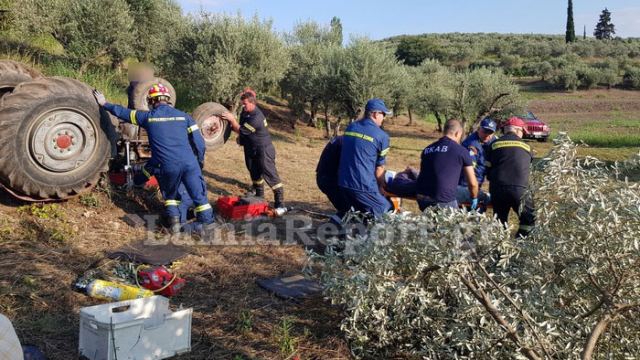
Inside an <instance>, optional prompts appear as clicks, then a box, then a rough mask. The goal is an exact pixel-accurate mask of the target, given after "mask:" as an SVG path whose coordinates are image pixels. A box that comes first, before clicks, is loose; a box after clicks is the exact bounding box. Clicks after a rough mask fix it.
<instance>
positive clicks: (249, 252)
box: [0, 104, 548, 360]
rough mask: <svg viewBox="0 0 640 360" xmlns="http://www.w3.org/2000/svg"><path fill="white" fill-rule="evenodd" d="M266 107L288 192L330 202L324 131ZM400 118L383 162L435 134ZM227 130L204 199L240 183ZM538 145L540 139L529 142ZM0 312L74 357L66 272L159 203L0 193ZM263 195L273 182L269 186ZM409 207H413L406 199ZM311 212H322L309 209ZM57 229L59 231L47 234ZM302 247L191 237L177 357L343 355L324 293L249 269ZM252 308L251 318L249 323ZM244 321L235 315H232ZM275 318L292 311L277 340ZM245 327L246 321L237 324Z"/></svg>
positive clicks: (269, 266) (33, 337)
mask: <svg viewBox="0 0 640 360" xmlns="http://www.w3.org/2000/svg"><path fill="white" fill-rule="evenodd" d="M263 107H265V108H266V109H267V110H269V111H270V113H271V114H272V116H270V119H271V123H272V124H273V125H274V126H273V129H272V131H273V135H274V143H275V146H276V149H277V166H278V170H279V172H280V175H281V177H282V179H283V182H284V183H285V186H286V187H285V189H286V192H285V193H286V201H287V203H288V204H289V205H291V206H293V207H295V208H297V209H305V210H311V211H316V212H324V213H328V212H330V205H329V203H328V201H327V200H326V198H325V197H324V196H323V195H322V194H321V193H320V191H319V190H318V189H317V188H316V185H315V166H316V162H317V159H318V157H319V155H320V152H321V151H322V148H323V146H324V144H325V142H326V139H324V138H323V135H322V134H323V132H322V131H321V130H318V129H314V128H310V127H307V126H305V125H304V124H301V123H298V126H297V128H296V129H292V128H291V125H290V124H291V118H290V116H289V114H288V112H287V111H286V110H284V109H283V108H278V107H275V106H273V105H266V104H263ZM403 124H406V119H403V118H400V119H398V120H397V121H395V124H393V125H391V124H389V125H387V126H386V130H387V131H388V132H389V133H390V134H391V136H392V140H391V142H392V149H391V152H390V153H389V157H388V165H387V167H388V168H389V169H392V170H402V169H404V168H405V167H406V166H407V165H412V166H415V167H417V166H419V154H420V151H421V150H422V149H423V148H424V147H425V146H427V145H428V144H429V143H430V142H432V141H433V140H434V139H435V138H436V137H438V135H437V134H436V133H435V132H434V130H433V129H434V127H433V126H431V125H430V124H425V123H420V124H419V125H416V126H411V127H408V126H404V125H403ZM233 140H234V139H233V138H232V139H231V140H230V141H229V143H228V144H227V145H225V146H224V147H223V148H222V149H221V150H219V151H217V152H216V153H215V154H209V155H208V157H207V163H206V167H205V178H206V181H207V183H208V186H209V191H210V193H209V194H210V200H211V201H212V202H213V201H215V200H216V199H217V198H218V196H220V195H223V194H242V193H244V192H246V191H247V190H249V183H250V181H249V176H248V173H247V171H246V169H245V167H244V161H243V155H242V151H241V148H239V147H238V146H237V145H235V142H234V141H233ZM531 144H532V145H533V146H534V148H536V149H537V150H538V151H539V153H542V152H543V151H544V150H545V149H546V147H547V146H548V145H545V144H538V143H531ZM0 196H1V201H0V312H1V313H3V314H6V315H7V316H9V317H10V318H11V319H12V320H13V322H14V325H15V326H16V329H17V331H18V335H19V337H20V339H21V340H22V341H23V343H25V344H29V343H31V344H35V345H37V346H39V347H40V348H41V349H43V350H44V352H45V353H46V354H47V355H48V356H49V358H50V359H53V360H55V359H69V358H74V357H75V355H76V351H77V350H76V349H77V335H78V312H79V309H80V308H81V307H83V306H88V305H93V304H97V303H98V301H95V300H93V299H91V298H88V297H86V296H84V295H82V294H79V293H76V292H74V291H73V290H72V289H71V284H72V283H73V281H74V280H75V278H76V277H77V276H78V275H80V274H82V273H83V272H84V271H85V270H86V269H87V268H88V267H89V266H90V265H91V264H92V263H94V262H95V261H96V260H98V259H100V258H101V257H102V256H103V254H104V252H105V251H109V250H113V249H115V248H117V247H119V246H121V245H123V244H126V243H129V242H134V241H136V240H139V239H141V238H143V237H144V231H143V230H140V229H132V228H130V227H128V226H127V225H126V224H125V223H124V222H123V221H122V220H121V218H122V217H123V216H124V215H125V214H126V213H130V212H137V213H139V214H145V213H147V212H157V211H159V207H158V203H157V202H156V201H150V200H149V199H148V197H144V196H133V197H132V196H128V195H127V194H124V193H120V192H118V191H111V194H110V197H109V196H108V192H105V191H99V190H95V191H94V192H93V197H94V198H95V200H96V201H97V202H98V203H99V206H98V207H94V206H93V204H94V201H89V199H86V198H85V199H84V200H83V199H74V200H71V201H69V202H66V203H62V204H59V209H58V210H59V211H60V213H61V214H62V215H61V216H59V217H53V218H48V219H41V218H40V217H38V216H37V215H34V214H33V213H32V212H31V211H19V210H18V209H19V206H20V205H21V204H18V203H16V202H15V201H13V200H11V199H10V198H8V195H6V194H1V195H0ZM267 198H268V199H269V200H272V194H270V193H269V192H267ZM408 207H409V209H411V210H416V207H415V205H414V204H409V205H408ZM318 221H320V219H318ZM56 233H58V235H57V236H54V235H55V234H56ZM304 260H305V257H304V250H303V249H302V247H300V246H251V247H240V246H237V247H194V248H192V253H191V254H190V255H189V256H187V257H186V258H185V259H183V260H182V261H181V263H180V264H179V266H178V272H179V273H180V275H182V276H183V277H185V278H186V279H187V281H188V286H187V287H186V288H185V289H184V291H183V292H182V293H181V294H179V296H177V297H176V298H174V299H173V300H172V303H173V304H176V305H180V304H182V305H184V306H186V307H193V309H194V318H193V332H192V345H193V350H192V352H191V353H189V354H187V355H183V356H181V357H179V359H284V358H286V357H287V356H288V355H289V354H283V353H282V351H281V348H282V347H283V345H288V344H294V345H295V349H296V354H297V355H299V356H300V358H301V359H341V358H342V359H344V358H348V357H349V351H348V346H347V344H346V343H345V341H344V340H343V339H342V337H341V334H340V331H339V328H338V325H339V322H340V309H336V308H334V307H332V306H331V305H330V304H329V303H327V302H325V301H324V300H322V299H321V298H316V299H312V300H308V301H306V302H303V303H302V304H296V303H292V302H288V301H284V300H280V299H277V298H275V297H273V296H271V295H270V294H268V293H266V292H265V291H263V290H261V289H260V288H259V287H258V286H257V285H256V284H255V280H256V279H257V278H259V277H273V276H278V275H282V274H288V273H294V272H298V271H300V269H301V268H302V266H303V263H304ZM247 318H250V324H249V325H250V326H247V325H246V321H247ZM243 319H244V321H245V326H243V327H240V328H239V327H238V322H239V321H243ZM283 319H287V322H290V323H291V327H290V329H289V330H290V331H288V335H287V336H288V337H290V338H291V339H290V340H293V341H291V342H288V343H287V344H283V341H284V340H283V335H282V334H283V331H282V324H283ZM239 329H244V330H239Z"/></svg>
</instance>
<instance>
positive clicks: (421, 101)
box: [411, 60, 454, 131]
mask: <svg viewBox="0 0 640 360" xmlns="http://www.w3.org/2000/svg"><path fill="white" fill-rule="evenodd" d="M413 75H414V77H413V80H412V83H413V84H412V85H413V87H414V90H413V92H412V99H411V106H412V109H414V110H416V111H417V112H418V113H419V114H422V115H424V114H428V113H432V114H433V115H434V117H435V118H436V121H437V124H438V131H442V125H443V124H444V122H445V121H446V120H447V119H448V118H449V117H450V116H451V114H452V108H453V99H454V91H453V89H454V75H453V73H452V72H451V71H450V70H449V69H448V68H447V67H445V66H442V65H440V63H439V62H438V61H436V60H425V61H423V62H422V64H420V66H418V67H417V68H416V71H415V72H414V74H413Z"/></svg>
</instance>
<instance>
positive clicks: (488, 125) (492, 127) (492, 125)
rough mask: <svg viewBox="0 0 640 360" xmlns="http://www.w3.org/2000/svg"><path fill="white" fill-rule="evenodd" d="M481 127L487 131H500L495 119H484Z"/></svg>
mask: <svg viewBox="0 0 640 360" xmlns="http://www.w3.org/2000/svg"><path fill="white" fill-rule="evenodd" d="M480 127H481V128H483V129H485V130H489V131H492V132H496V130H497V129H498V124H496V122H495V121H494V120H493V119H491V118H488V117H487V118H484V119H482V121H481V122H480Z"/></svg>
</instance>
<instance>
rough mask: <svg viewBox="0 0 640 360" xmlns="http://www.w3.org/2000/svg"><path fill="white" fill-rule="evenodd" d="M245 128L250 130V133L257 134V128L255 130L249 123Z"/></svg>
mask: <svg viewBox="0 0 640 360" xmlns="http://www.w3.org/2000/svg"><path fill="white" fill-rule="evenodd" d="M243 126H244V127H246V128H247V129H249V131H251V132H256V128H254V127H253V126H251V125H249V123H244V125H243Z"/></svg>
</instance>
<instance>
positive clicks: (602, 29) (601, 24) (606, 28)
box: [593, 8, 616, 40]
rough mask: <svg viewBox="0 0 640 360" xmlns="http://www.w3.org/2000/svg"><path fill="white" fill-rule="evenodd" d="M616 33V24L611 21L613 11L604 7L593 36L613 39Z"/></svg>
mask: <svg viewBox="0 0 640 360" xmlns="http://www.w3.org/2000/svg"><path fill="white" fill-rule="evenodd" d="M615 33H616V30H615V25H613V23H611V11H609V10H608V9H607V8H604V10H602V13H601V14H600V19H599V20H598V23H597V24H596V28H595V30H594V31H593V36H595V37H596V39H598V40H611V38H612V37H613V35H614V34H615Z"/></svg>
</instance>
